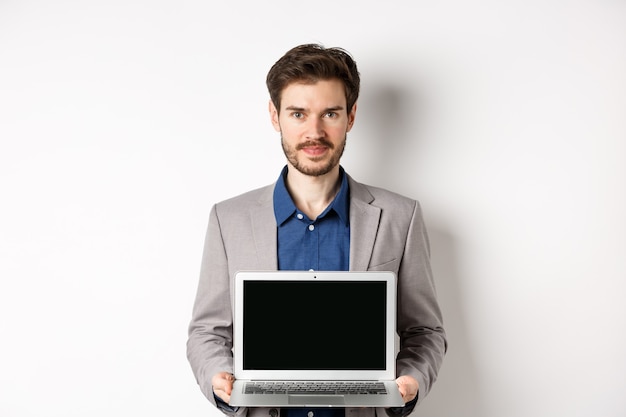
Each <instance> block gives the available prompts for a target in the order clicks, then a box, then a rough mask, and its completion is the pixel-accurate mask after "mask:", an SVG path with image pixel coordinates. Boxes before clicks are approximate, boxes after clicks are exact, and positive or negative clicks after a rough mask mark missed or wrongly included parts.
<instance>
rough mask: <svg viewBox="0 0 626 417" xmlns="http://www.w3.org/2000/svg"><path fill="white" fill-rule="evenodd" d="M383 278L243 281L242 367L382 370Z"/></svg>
mask: <svg viewBox="0 0 626 417" xmlns="http://www.w3.org/2000/svg"><path fill="white" fill-rule="evenodd" d="M386 289H387V287H386V283H385V282H384V281H280V280H278V281H262V280H259V281H255V280H253V281H245V282H244V286H243V293H244V295H243V316H244V317H243V346H244V352H243V369H246V370H383V369H385V349H386V347H385V333H386V318H385V311H386V297H387V294H386Z"/></svg>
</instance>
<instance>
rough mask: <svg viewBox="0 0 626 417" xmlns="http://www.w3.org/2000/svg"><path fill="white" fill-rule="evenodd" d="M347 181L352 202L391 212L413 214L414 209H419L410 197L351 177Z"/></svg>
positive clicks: (417, 204)
mask: <svg viewBox="0 0 626 417" xmlns="http://www.w3.org/2000/svg"><path fill="white" fill-rule="evenodd" d="M348 181H349V184H350V195H351V197H352V199H353V200H356V201H362V202H363V203H366V204H370V205H372V206H375V207H380V208H382V209H388V210H393V211H396V210H398V211H408V212H413V211H414V210H415V209H416V208H419V203H418V201H417V200H415V199H413V198H411V197H407V196H405V195H402V194H399V193H397V192H394V191H391V190H388V189H386V188H381V187H376V186H373V185H369V184H363V183H361V182H358V181H355V180H354V179H353V178H351V177H348Z"/></svg>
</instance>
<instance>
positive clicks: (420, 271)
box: [396, 202, 447, 402]
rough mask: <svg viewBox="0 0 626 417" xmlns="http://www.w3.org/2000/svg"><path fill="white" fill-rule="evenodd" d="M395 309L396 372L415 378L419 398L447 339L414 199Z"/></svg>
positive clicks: (435, 370) (431, 378)
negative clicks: (397, 345) (396, 334)
mask: <svg viewBox="0 0 626 417" xmlns="http://www.w3.org/2000/svg"><path fill="white" fill-rule="evenodd" d="M397 309H398V315H397V330H398V335H399V337H400V349H399V353H398V356H397V360H396V368H397V374H398V375H399V376H400V375H410V376H413V377H414V378H415V379H416V380H417V381H418V383H419V393H418V396H419V397H418V398H419V400H418V402H420V401H421V400H422V399H424V397H426V395H427V394H428V392H429V391H430V389H431V387H432V385H433V383H434V382H435V380H436V379H437V374H438V372H439V368H440V367H441V364H442V362H443V358H444V355H445V353H446V350H447V340H446V335H445V331H444V329H443V319H442V314H441V310H440V308H439V304H438V302H437V294H436V289H435V283H434V279H433V275H432V271H431V267H430V243H429V240H428V234H427V231H426V227H425V225H424V221H423V217H422V212H421V208H420V205H419V203H417V202H415V208H414V210H413V214H412V218H411V221H410V225H409V230H408V233H407V238H406V243H405V247H404V253H403V256H402V260H401V262H400V266H399V271H398V305H397Z"/></svg>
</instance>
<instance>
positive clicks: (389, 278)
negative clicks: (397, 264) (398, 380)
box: [233, 271, 396, 381]
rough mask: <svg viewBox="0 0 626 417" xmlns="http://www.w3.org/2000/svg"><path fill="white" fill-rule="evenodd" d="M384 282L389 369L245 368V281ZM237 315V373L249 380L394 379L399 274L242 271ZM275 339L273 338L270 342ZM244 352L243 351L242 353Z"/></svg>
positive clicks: (237, 287) (237, 276) (237, 289)
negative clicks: (242, 321)
mask: <svg viewBox="0 0 626 417" xmlns="http://www.w3.org/2000/svg"><path fill="white" fill-rule="evenodd" d="M247 280H257V281H272V280H282V281H383V282H385V283H386V327H385V332H386V334H385V350H386V352H387V353H386V358H385V369H381V370H305V369H303V370H254V369H244V367H243V356H244V354H243V353H244V346H243V326H241V325H238V323H239V318H242V317H243V304H244V303H243V292H244V291H243V289H244V281H247ZM234 291H235V300H234V317H233V330H234V340H233V343H234V344H233V359H234V375H235V377H236V378H237V379H245V380H302V379H306V380H320V381H325V380H393V379H395V377H396V376H395V373H396V372H395V354H396V275H395V274H394V273H393V272H391V271H363V272H355V271H240V272H238V273H236V274H235V288H234ZM270 342H271V341H270ZM239 352H241V354H238V353H239Z"/></svg>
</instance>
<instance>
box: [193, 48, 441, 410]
mask: <svg viewBox="0 0 626 417" xmlns="http://www.w3.org/2000/svg"><path fill="white" fill-rule="evenodd" d="M359 85H360V79H359V73H358V71H357V66H356V63H355V62H354V61H353V59H352V58H351V56H350V55H349V54H348V53H347V52H346V51H344V50H343V49H340V48H324V47H322V46H320V45H301V46H298V47H295V48H293V49H292V50H290V51H288V52H287V53H286V54H285V55H284V56H283V57H282V58H281V59H279V60H278V61H277V62H276V63H275V64H274V66H273V67H272V68H271V70H270V72H269V73H268V76H267V87H268V89H269V93H270V98H271V100H270V103H269V113H270V118H271V122H272V125H273V126H274V128H275V129H276V131H277V132H280V134H281V141H282V147H283V150H284V153H285V156H286V157H287V164H286V166H285V167H284V168H283V171H282V173H281V174H280V177H279V178H278V180H277V182H276V183H275V184H272V185H269V186H267V187H264V188H261V189H258V190H254V191H250V192H248V193H245V194H243V195H240V196H238V197H235V198H232V199H229V200H226V201H223V202H221V203H218V204H216V205H215V206H214V207H213V209H212V210H211V214H210V218H209V226H208V231H207V235H206V241H205V248H204V254H203V259H202V267H201V272H200V282H199V286H198V292H197V296H196V301H195V305H194V309H193V316H192V320H191V323H190V326H189V340H188V342H187V356H188V359H189V362H190V364H191V367H192V369H193V371H194V374H195V376H196V379H197V382H198V384H199V385H200V388H201V390H202V392H203V393H204V395H205V396H206V397H207V398H208V399H209V400H210V401H211V402H212V403H213V404H215V405H216V406H217V407H218V408H219V409H220V410H221V411H223V412H224V413H225V414H228V415H241V416H243V415H246V414H247V415H248V416H251V417H277V416H278V413H279V410H277V409H269V408H254V409H245V408H233V407H230V406H229V404H228V402H229V400H230V393H231V390H232V383H233V379H234V377H233V376H232V370H233V360H232V350H231V349H232V343H233V340H232V338H233V328H232V324H233V322H232V311H233V306H232V300H233V294H232V288H233V276H234V274H235V272H237V271H239V270H276V269H284V270H356V271H366V270H386V271H393V272H395V273H396V274H397V277H398V303H397V308H398V312H397V332H398V334H399V336H400V351H399V354H398V356H397V360H396V368H397V372H398V375H399V376H398V378H397V380H396V382H397V384H398V387H399V389H400V392H401V394H402V397H403V399H404V401H405V406H404V408H398V409H387V410H383V409H371V408H359V409H351V408H348V409H345V410H344V409H318V410H315V409H306V408H302V409H294V408H289V409H283V410H280V414H281V417H299V416H309V417H311V416H316V417H322V416H330V415H332V416H333V417H343V416H348V415H349V416H357V415H358V416H362V417H373V416H375V415H378V416H384V415H385V413H386V414H389V415H392V416H396V415H397V416H404V415H407V414H409V413H410V412H412V411H413V409H414V407H415V405H416V404H417V402H418V401H419V400H421V399H423V398H424V397H425V396H426V394H427V393H428V392H429V390H430V388H431V386H432V384H433V383H434V382H435V379H436V377H437V373H438V371H439V368H440V366H441V363H442V361H443V357H444V354H445V351H446V348H447V344H446V338H445V333H444V330H443V327H442V318H441V312H440V309H439V306H438V303H437V300H436V294H435V287H434V282H433V278H432V275H431V270H430V262H429V243H428V237H427V234H426V230H425V227H424V223H423V220H422V215H421V211H420V207H419V204H418V203H417V202H416V201H415V200H412V199H409V198H406V197H403V196H400V195H398V194H395V193H392V192H389V191H386V190H383V189H380V188H375V187H371V186H367V185H364V184H361V183H358V182H356V181H355V180H353V179H352V178H351V177H350V176H349V175H348V174H347V173H345V172H344V170H343V168H342V167H341V165H340V163H339V162H340V159H341V156H342V154H343V151H344V148H345V145H346V137H347V133H348V132H349V131H350V130H351V128H352V126H353V125H354V121H355V115H356V110H357V105H356V102H357V98H358V94H359ZM268 342H270V343H280V341H268ZM316 342H318V343H333V341H332V340H323V341H316Z"/></svg>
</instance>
